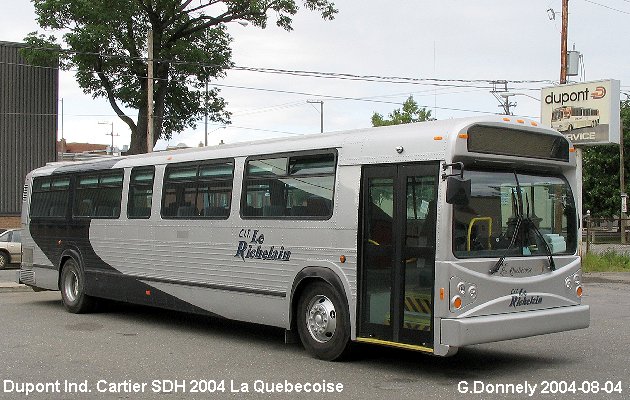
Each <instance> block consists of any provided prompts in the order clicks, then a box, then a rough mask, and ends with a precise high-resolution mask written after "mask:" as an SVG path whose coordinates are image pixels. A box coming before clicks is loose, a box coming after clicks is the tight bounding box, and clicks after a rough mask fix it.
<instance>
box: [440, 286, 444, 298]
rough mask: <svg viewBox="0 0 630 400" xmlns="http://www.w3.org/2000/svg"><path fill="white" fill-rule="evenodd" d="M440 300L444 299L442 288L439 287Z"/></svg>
mask: <svg viewBox="0 0 630 400" xmlns="http://www.w3.org/2000/svg"><path fill="white" fill-rule="evenodd" d="M440 300H444V288H440Z"/></svg>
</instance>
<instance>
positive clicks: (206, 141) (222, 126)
mask: <svg viewBox="0 0 630 400" xmlns="http://www.w3.org/2000/svg"><path fill="white" fill-rule="evenodd" d="M225 128H227V127H226V126H225V125H221V126H220V127H218V128H214V129H213V130H211V131H210V132H208V127H207V126H206V140H205V144H206V147H208V133H212V132H216V131H218V130H219V129H225Z"/></svg>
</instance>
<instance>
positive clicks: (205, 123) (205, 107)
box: [203, 77, 210, 147]
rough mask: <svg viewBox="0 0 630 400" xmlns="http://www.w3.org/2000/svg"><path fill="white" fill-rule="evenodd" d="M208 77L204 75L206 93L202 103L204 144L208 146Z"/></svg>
mask: <svg viewBox="0 0 630 400" xmlns="http://www.w3.org/2000/svg"><path fill="white" fill-rule="evenodd" d="M208 79H210V78H209V77H206V95H205V96H204V104H203V130H204V133H205V137H206V140H205V142H204V145H205V146H206V147H208Z"/></svg>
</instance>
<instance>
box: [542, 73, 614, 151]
mask: <svg viewBox="0 0 630 400" xmlns="http://www.w3.org/2000/svg"><path fill="white" fill-rule="evenodd" d="M619 90H620V82H619V81H618V80H614V79H609V80H603V81H595V82H582V83H575V84H567V85H559V86H553V87H547V88H543V89H542V91H541V95H540V98H541V102H540V103H541V113H540V116H541V117H540V118H541V123H542V124H543V125H546V126H550V127H552V128H553V129H556V130H558V131H559V132H560V133H562V134H563V135H564V136H566V138H567V139H569V140H570V141H571V142H572V143H573V144H575V145H580V146H592V145H597V144H611V143H619V100H620V98H619Z"/></svg>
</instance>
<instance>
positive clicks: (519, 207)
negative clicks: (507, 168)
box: [488, 173, 523, 275]
mask: <svg viewBox="0 0 630 400" xmlns="http://www.w3.org/2000/svg"><path fill="white" fill-rule="evenodd" d="M514 175H516V173H514ZM516 182H517V192H518V194H519V196H518V198H517V197H516V196H515V194H514V189H512V208H513V209H514V212H515V214H516V227H515V228H514V233H512V239H511V240H510V244H509V245H508V247H507V248H506V249H505V252H504V253H503V255H501V258H499V260H498V261H497V263H496V264H494V267H492V268H491V269H490V270H489V271H488V272H489V273H490V275H494V274H496V273H497V271H498V270H499V269H500V268H501V266H502V265H503V263H504V262H505V257H507V256H508V254H509V252H510V250H511V249H512V247H513V246H514V244H515V243H516V238H517V237H518V236H519V235H520V230H521V224H522V222H523V203H522V201H520V202H519V200H518V199H521V200H522V196H520V186H519V185H518V180H517V181H516Z"/></svg>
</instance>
